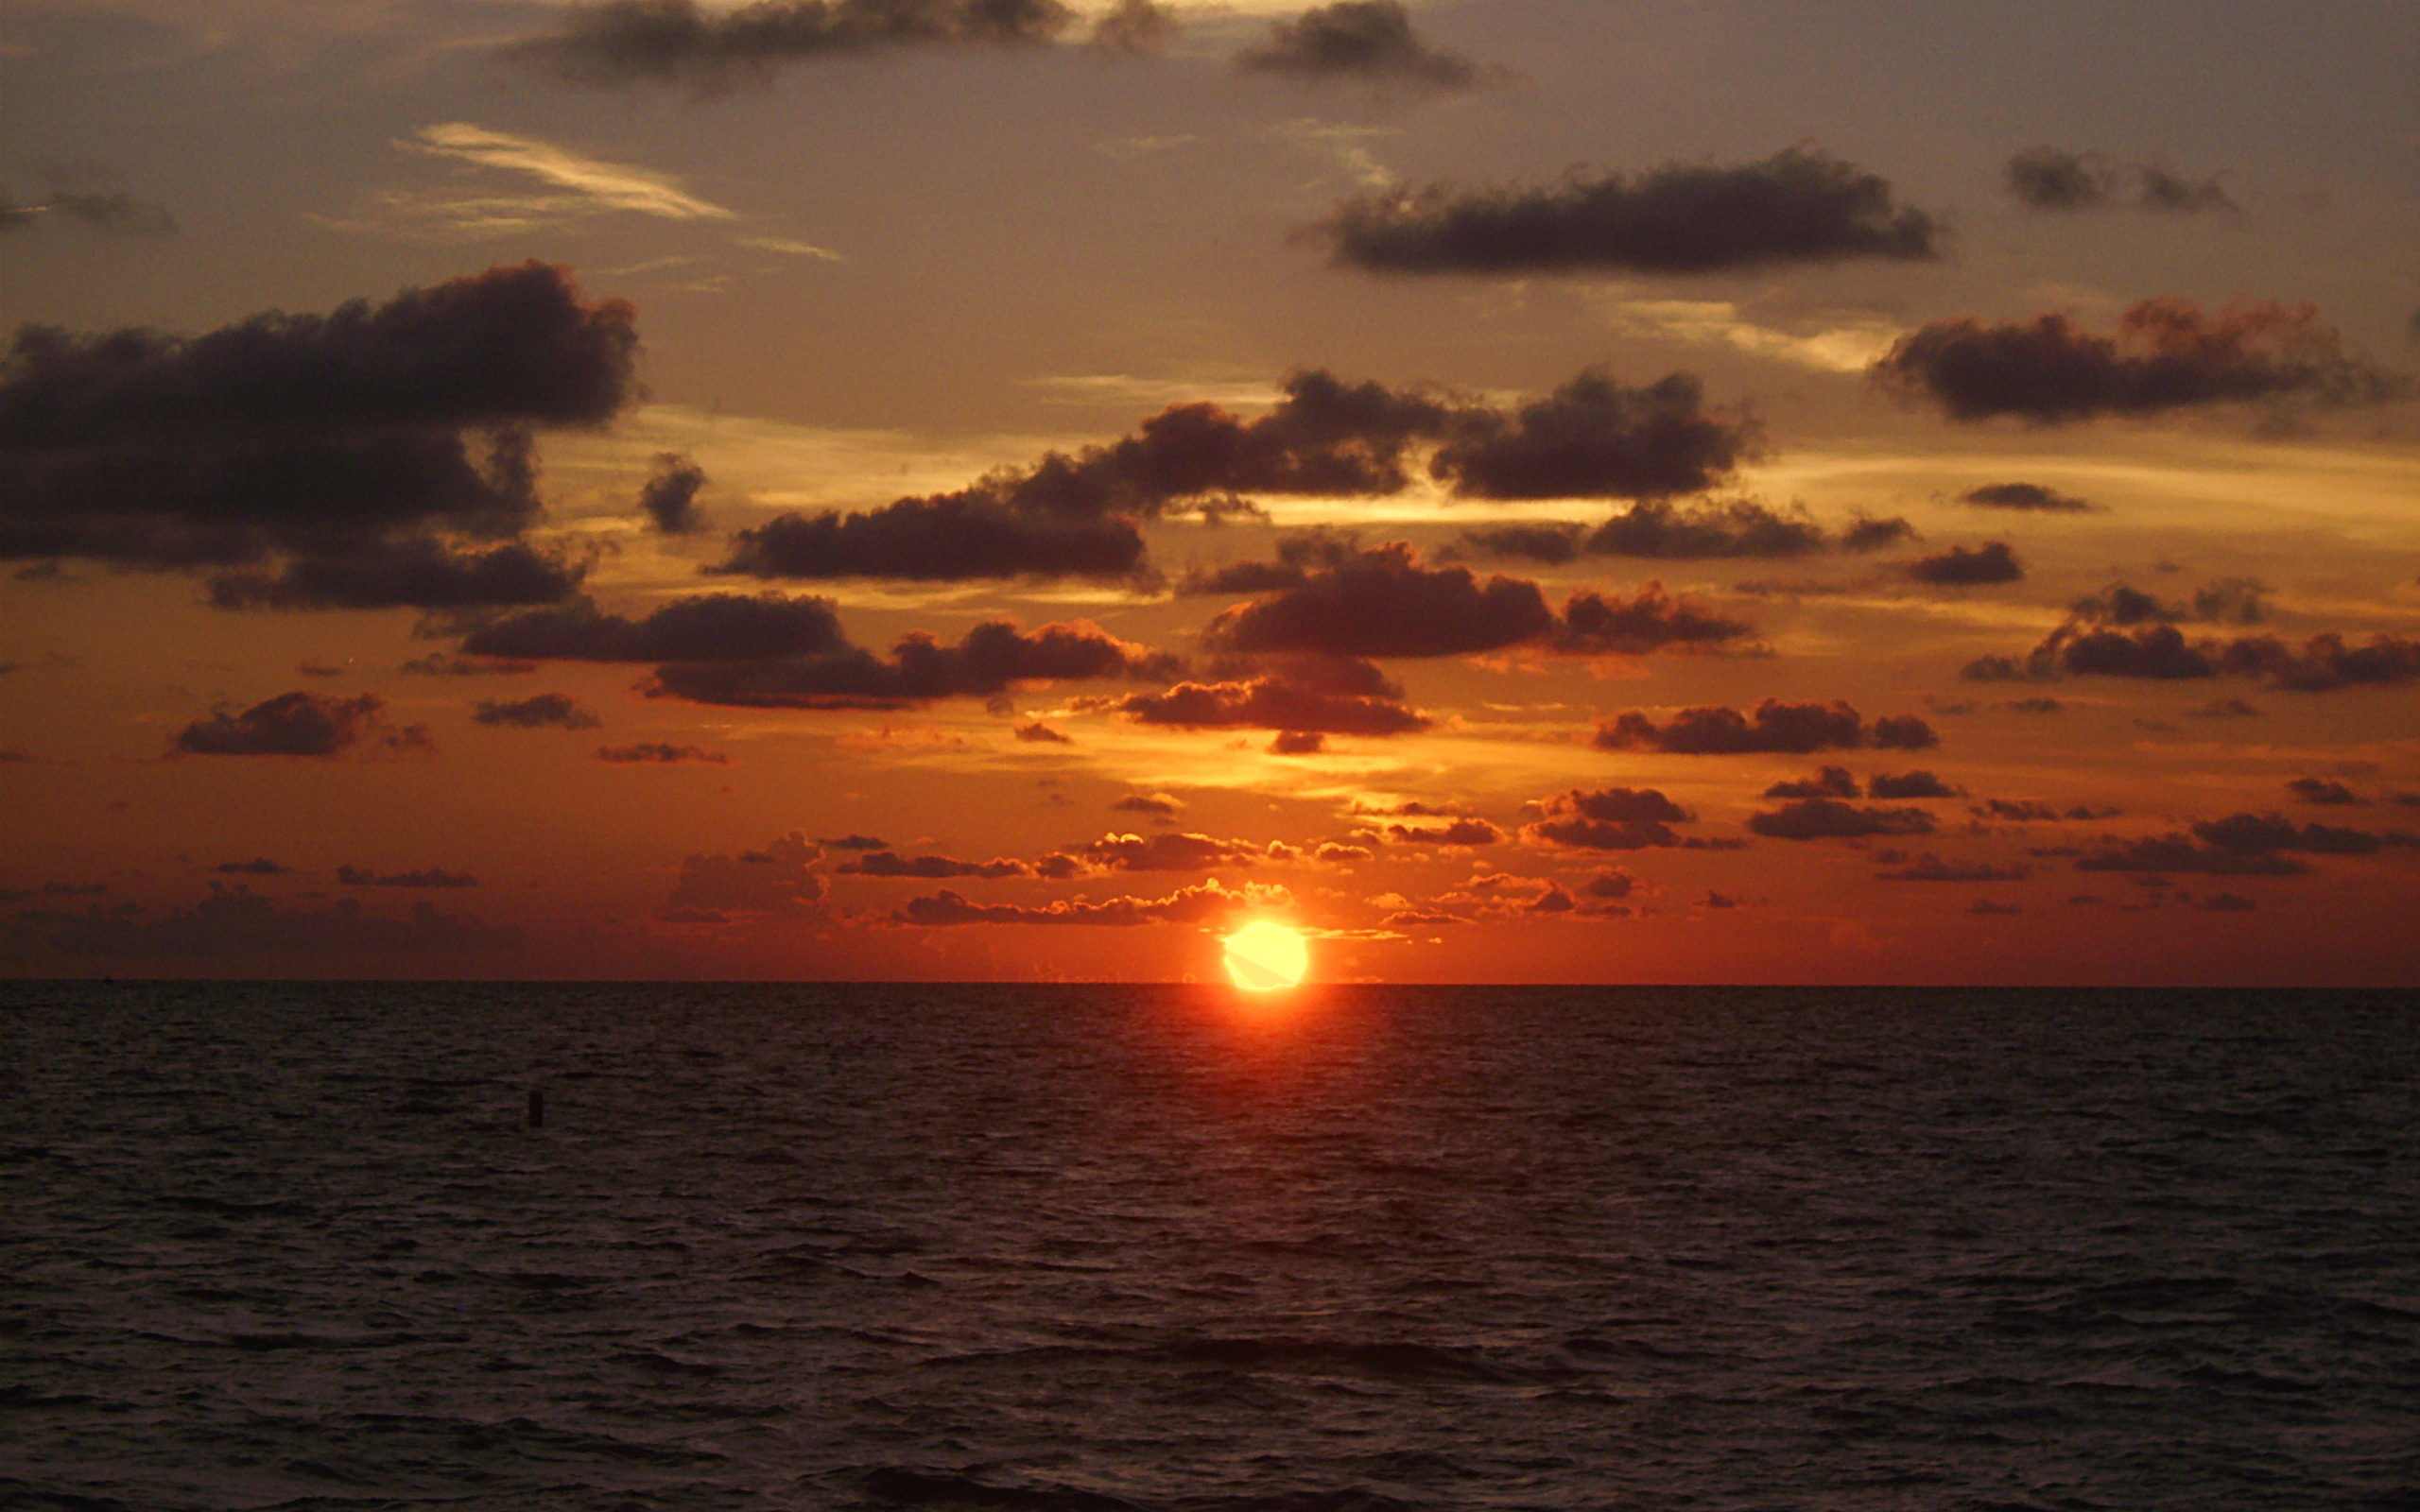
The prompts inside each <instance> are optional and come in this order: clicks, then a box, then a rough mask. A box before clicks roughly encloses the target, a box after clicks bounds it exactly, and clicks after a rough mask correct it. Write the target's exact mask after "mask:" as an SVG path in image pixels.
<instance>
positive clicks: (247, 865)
mask: <svg viewBox="0 0 2420 1512" xmlns="http://www.w3.org/2000/svg"><path fill="white" fill-rule="evenodd" d="M216 869H218V870H220V871H224V872H227V873H229V874H231V875H235V876H247V877H288V876H292V875H293V874H294V868H292V867H281V866H279V865H278V864H277V863H276V862H274V861H271V860H270V859H269V858H268V857H267V856H254V857H253V858H252V859H251V860H250V861H221V862H220V863H218V866H217V868H216Z"/></svg>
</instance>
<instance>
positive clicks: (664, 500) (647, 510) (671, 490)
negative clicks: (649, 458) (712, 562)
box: [639, 452, 706, 536]
mask: <svg viewBox="0 0 2420 1512" xmlns="http://www.w3.org/2000/svg"><path fill="white" fill-rule="evenodd" d="M705 486H706V471H705V469H703V468H701V467H700V466H698V464H697V463H695V462H692V461H690V460H689V459H688V458H687V457H685V456H683V455H681V454H680V453H679V452H658V453H657V454H656V455H655V472H653V473H651V474H650V475H649V476H648V480H647V483H646V485H645V486H644V487H642V488H641V489H640V490H639V512H640V513H641V514H644V515H646V516H647V521H648V524H649V525H651V526H652V527H654V529H655V532H656V534H658V535H664V536H694V535H696V534H697V533H698V532H699V531H700V530H703V529H705V528H706V517H705V512H704V511H703V510H701V509H700V508H699V507H698V490H700V489H702V488H704V487H705Z"/></svg>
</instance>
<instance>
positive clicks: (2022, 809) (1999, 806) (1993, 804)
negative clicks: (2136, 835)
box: [1974, 798, 2118, 824]
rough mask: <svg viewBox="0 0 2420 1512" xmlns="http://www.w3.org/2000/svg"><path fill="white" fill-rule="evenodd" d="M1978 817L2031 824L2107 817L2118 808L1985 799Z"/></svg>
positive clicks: (1977, 808)
mask: <svg viewBox="0 0 2420 1512" xmlns="http://www.w3.org/2000/svg"><path fill="white" fill-rule="evenodd" d="M1974 812H1975V814H1976V815H1977V816H1978V817H1981V818H1993V819H2007V820H2009V821H2011V822H2013V823H2016V824H2031V823H2035V822H2037V821H2044V820H2059V819H2106V818H2112V817H2115V816H2117V813H2118V811H2117V810H2116V809H2096V808H2090V807H2086V806H2085V805H2083V804H2077V805H2074V806H2072V807H2069V808H2066V809H2062V808H2060V807H2058V806H2057V805H2056V804H2052V803H2045V802H2043V801H2042V800H2041V799H2031V798H2021V799H2006V798H1994V799H1984V800H1983V801H1982V802H1981V803H1980V804H1979V805H1978V806H1977V807H1976V809H1975V811H1974Z"/></svg>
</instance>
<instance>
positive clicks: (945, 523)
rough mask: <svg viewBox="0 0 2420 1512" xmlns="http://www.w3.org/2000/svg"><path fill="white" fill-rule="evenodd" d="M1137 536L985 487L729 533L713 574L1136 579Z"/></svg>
mask: <svg viewBox="0 0 2420 1512" xmlns="http://www.w3.org/2000/svg"><path fill="white" fill-rule="evenodd" d="M1143 556H1144V548H1143V531H1142V527H1141V526H1140V525H1138V524H1136V523H1135V522H1134V521H1132V520H1131V519H1128V518H1127V517H1125V516H1123V515H1092V516H1078V517H1075V518H1070V519H1051V518H1047V517H1043V516H1038V515H1035V514H1031V513H1028V512H1025V511H1022V510H1020V509H1019V508H1018V507H1016V506H1015V505H1014V503H1012V502H1011V501H1010V500H1008V499H1004V498H1002V497H999V496H998V493H997V492H996V491H995V490H994V487H993V486H992V485H990V484H977V486H976V487H975V488H972V489H969V490H965V491H963V492H960V493H953V494H943V495H940V496H938V497H934V498H928V499H901V500H899V501H898V502H897V503H895V504H890V505H886V506H884V507H882V508H879V509H874V510H870V511H867V512H865V513H862V514H840V513H838V512H836V511H828V510H827V511H826V512H824V513H822V514H817V515H798V514H786V515H781V516H778V517H776V518H774V519H772V520H769V521H767V522H766V523H765V524H761V525H756V526H753V527H752V528H750V529H746V530H741V531H738V532H736V533H735V534H734V535H733V537H732V548H731V556H730V558H728V559H726V560H725V561H723V562H721V563H720V564H718V565H717V566H716V567H715V568H713V569H712V570H713V571H715V572H717V573H724V574H730V575H735V576H749V577H760V578H797V579H809V580H821V579H827V578H836V577H895V578H902V579H908V580H911V581H961V580H967V579H974V578H992V577H1029V576H1030V577H1094V578H1126V577H1134V576H1138V575H1140V574H1141V573H1142V571H1143Z"/></svg>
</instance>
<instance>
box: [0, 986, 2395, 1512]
mask: <svg viewBox="0 0 2420 1512" xmlns="http://www.w3.org/2000/svg"><path fill="white" fill-rule="evenodd" d="M0 1003H5V1004H6V1005H7V1006H6V1007H5V1009H0V1287H5V1293H0V1297H5V1301H0V1503H5V1504H7V1505H9V1506H11V1507H15V1506H25V1507H41V1508H49V1507H77V1508H83V1507H139V1508H178V1509H185V1508H252V1507H295V1508H301V1507H312V1508H319V1507H330V1508H333V1507H346V1508H372V1507H437V1506H444V1507H467V1508H539V1509H545V1508H582V1509H585V1508H612V1509H623V1508H628V1509H634V1512H635V1509H642V1508H759V1507H762V1508H776V1507H815V1508H823V1507H833V1508H855V1507H866V1508H886V1509H888V1508H899V1507H921V1508H942V1509H959V1508H964V1509H985V1512H995V1509H1006V1512H1054V1509H1065V1512H1128V1509H1144V1512H1383V1509H1394V1508H1437V1509H1443V1508H1512V1507H1530V1508H1580V1507H1591V1508H1593V1507H1638V1508H1663V1507H1675V1508H1678V1507H1689V1508H1784V1507H1804V1508H1927V1509H1929V1508H1963V1507H1977V1508H1982V1507H1989V1508H2002V1507H2006V1508H2019V1507H2023V1508H2035V1507H2039V1508H2085V1507H2126V1508H2171V1507H2172V1508H2193V1509H2197V1512H2199V1509H2211V1508H2235V1507H2311V1508H2321V1507H2325V1508H2330V1509H2342V1508H2363V1507H2370V1508H2386V1507H2396V1508H2411V1507H2413V1506H2416V1505H2420V999H2415V998H2414V997H2413V996H2411V995H2409V994H2406V995H2402V996H2399V997H2394V996H2359V995H2347V994H2342V993H2327V994H2319V993H2311V994H2254V993H2224V992H2187V993H2170V994H2146V993H2107V992H2042V991H2028V992H2004V993H1976V992H1932V991H1892V992H1876V991H1735V990H1704V989H1668V990H1638V989H1577V990H1558V989H1494V988H1355V989H1331V990H1326V991H1323V992H1321V993H1317V994H1306V995H1305V998H1304V1000H1303V1001H1302V1002H1301V1004H1300V1005H1298V1006H1297V1007H1296V1008H1295V1010H1294V1011H1293V1012H1291V1013H1290V1014H1288V1015H1286V1016H1282V1017H1272V1018H1260V1019H1255V1018H1251V1017H1248V1016H1245V1015H1243V1014H1241V1013H1239V1012H1238V1011H1237V1009H1236V1005H1235V1004H1234V1002H1233V1001H1232V999H1231V998H1230V996H1229V995H1228V994H1225V993H1222V992H1215V991H1211V990H1208V989H1193V988H989V987H977V988H829V987H803V988H725V987H715V988H660V987H562V988H558V987H539V988H529V987H455V986H435V987H414V986H329V987H322V986H272V987H260V986H157V985H150V986H123V985H121V986H117V987H96V986H86V987H72V988H71V987H58V988H52V987H39V986H36V987H26V986H23V985H15V986H8V987H5V988H0ZM533 1085H537V1086H542V1087H543V1088H544V1092H545V1098H546V1102H545V1110H546V1122H545V1125H544V1127H543V1128H541V1129H531V1128H528V1127H527V1126H525V1125H526V1119H525V1116H524V1115H525V1108H526V1101H525V1100H526V1097H527V1091H528V1090H529V1089H530V1087H532V1086H533Z"/></svg>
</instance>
